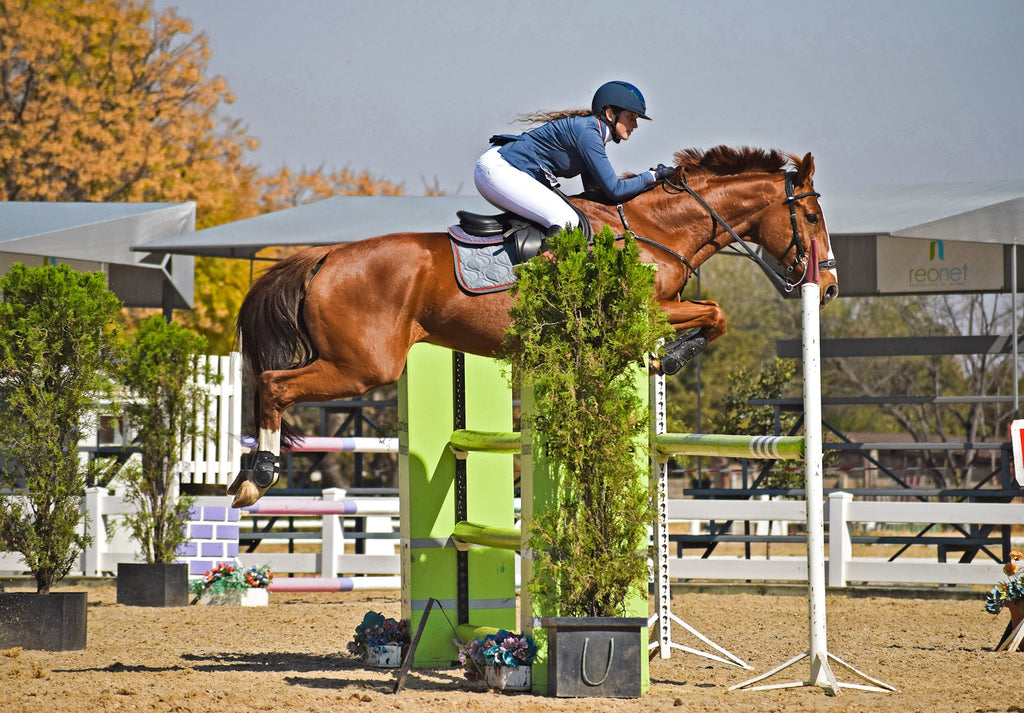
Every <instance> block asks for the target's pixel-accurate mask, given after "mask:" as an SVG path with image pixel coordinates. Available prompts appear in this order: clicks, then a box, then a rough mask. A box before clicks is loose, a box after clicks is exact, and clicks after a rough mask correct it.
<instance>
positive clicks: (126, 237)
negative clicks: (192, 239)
mask: <svg viewBox="0 0 1024 713" xmlns="http://www.w3.org/2000/svg"><path fill="white" fill-rule="evenodd" d="M195 222H196V206H195V203H193V202H191V201H188V202H185V203H44V202H0V272H4V271H6V269H7V268H8V267H9V266H10V265H11V264H13V263H15V262H22V263H25V264H26V265H44V264H53V263H67V264H69V265H71V266H72V267H74V268H75V269H78V270H103V271H105V272H106V273H107V277H108V284H109V286H110V289H111V290H112V291H113V292H114V294H116V295H117V296H118V297H119V298H120V299H121V301H122V302H124V303H125V304H126V305H127V306H129V307H163V308H167V307H168V306H170V307H173V308H175V309H189V308H191V307H192V295H193V277H194V258H192V257H186V255H188V253H182V254H179V255H177V256H173V257H172V256H170V255H167V254H157V255H153V254H149V253H148V252H134V251H133V250H132V248H133V247H134V246H137V245H139V244H141V243H145V242H149V241H152V240H156V239H163V238H167V237H171V236H178V235H181V234H183V233H188V232H193V231H194V230H195ZM168 288H169V289H168Z"/></svg>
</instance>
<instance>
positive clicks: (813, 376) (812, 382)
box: [730, 241, 895, 695]
mask: <svg viewBox="0 0 1024 713" xmlns="http://www.w3.org/2000/svg"><path fill="white" fill-rule="evenodd" d="M807 272H808V274H807V279H806V280H805V281H804V283H803V285H802V286H801V288H800V297H801V306H802V311H803V377H804V439H805V446H804V448H805V455H804V457H805V465H806V469H807V470H806V478H807V482H806V484H805V486H804V487H805V493H806V500H807V589H808V597H807V599H808V606H809V616H810V626H809V629H810V646H809V648H808V650H807V651H805V652H804V653H802V654H800V655H799V656H796V657H794V658H792V659H790V660H789V661H787V662H786V663H784V664H782V665H781V666H779V667H777V668H774V669H772V670H771V671H769V672H768V673H765V674H762V675H760V676H757V677H756V678H752V679H750V680H749V681H745V682H743V683H740V684H737V685H735V686H732V687H731V688H730V690H735V689H740V688H747V689H749V690H767V689H772V688H796V687H804V686H817V687H819V688H822V689H824V690H825V692H826V693H829V694H830V695H838V694H839V692H840V687H845V688H859V689H862V690H869V691H893V690H895V689H894V688H893V687H892V686H890V685H889V684H887V683H882V682H881V681H878V680H876V679H873V678H871V677H870V676H867V675H866V674H864V673H861V672H860V671H858V670H857V669H855V668H853V667H852V666H850V665H849V664H848V663H846V662H844V661H841V660H840V659H838V658H836V657H835V656H833V655H831V654H830V653H829V652H828V631H827V627H826V623H825V519H824V489H823V486H822V476H823V466H822V430H821V336H820V329H819V328H820V323H819V311H820V309H821V307H820V305H821V285H820V284H819V281H820V275H819V272H818V249H817V245H816V243H814V242H813V241H812V242H811V249H810V256H809V260H808V267H807ZM804 658H809V659H810V664H811V671H810V677H809V678H808V679H807V680H806V681H799V682H795V683H779V684H770V685H762V686H753V685H752V684H755V683H757V682H759V681H763V680H765V679H766V678H769V677H770V676H773V675H774V674H776V673H778V672H779V671H782V670H783V669H786V668H788V667H790V666H792V665H793V664H795V663H797V662H799V661H801V660H803V659H804ZM829 659H831V660H833V661H835V662H837V663H840V664H842V665H843V666H845V667H846V668H848V669H850V670H851V671H853V672H854V673H856V674H857V675H858V676H860V677H861V678H863V679H865V680H866V681H868V682H869V685H865V684H857V683H840V682H839V681H838V680H836V677H835V674H834V673H833V672H832V667H831V666H830V665H829Z"/></svg>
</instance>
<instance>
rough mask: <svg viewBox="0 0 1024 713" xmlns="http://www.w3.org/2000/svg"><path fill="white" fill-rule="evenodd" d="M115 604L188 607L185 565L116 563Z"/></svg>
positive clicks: (186, 570)
mask: <svg viewBox="0 0 1024 713" xmlns="http://www.w3.org/2000/svg"><path fill="white" fill-rule="evenodd" d="M117 603H118V604H125V605H127V606H132V607H186V606H188V565H187V564H181V563H175V564H144V563H137V562H135V563H133V562H118V563H117Z"/></svg>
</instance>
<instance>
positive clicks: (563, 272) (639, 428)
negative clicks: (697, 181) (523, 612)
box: [503, 228, 671, 697]
mask: <svg viewBox="0 0 1024 713" xmlns="http://www.w3.org/2000/svg"><path fill="white" fill-rule="evenodd" d="M548 249H549V251H550V255H549V256H544V257H541V258H538V259H536V260H531V261H530V262H529V263H527V264H526V265H524V266H522V267H521V268H519V271H518V282H517V285H516V288H515V292H516V294H517V300H516V302H515V304H514V307H513V309H512V325H511V327H510V329H509V331H508V334H507V338H506V343H505V347H504V354H503V356H504V358H506V359H507V360H508V361H509V362H510V363H511V365H512V380H513V385H515V386H518V387H520V388H521V389H523V392H524V393H523V401H524V403H526V402H529V401H530V400H532V402H533V416H532V422H530V423H524V424H523V426H522V428H523V431H524V432H526V431H529V432H530V433H531V435H532V456H533V458H534V459H535V460H541V459H545V458H546V460H547V463H548V464H549V465H548V481H549V482H552V483H553V485H552V486H551V492H550V493H549V495H548V509H547V510H546V511H543V512H535V513H534V515H533V518H532V521H531V522H524V527H526V528H528V529H529V531H530V535H529V549H530V551H531V553H532V558H533V560H532V577H531V579H530V582H529V584H528V591H529V594H530V596H532V597H533V598H534V600H535V605H534V607H533V611H534V612H535V613H536V612H537V611H538V609H540V610H542V611H543V612H544V613H545V614H546V616H545V617H544V618H543V625H544V628H545V632H544V633H546V637H545V636H543V633H542V636H541V637H539V639H538V644H539V645H546V647H547V652H546V656H547V665H548V669H547V690H548V693H549V694H551V695H556V696H579V695H585V696H616V697H619V696H638V695H640V693H641V679H642V676H641V666H642V663H643V661H645V660H646V652H647V640H646V637H645V636H643V634H644V633H645V632H646V626H647V605H646V597H647V581H648V568H647V558H648V547H647V539H648V527H649V526H650V524H651V523H652V519H653V515H652V509H651V497H650V487H649V472H650V471H649V466H648V461H647V457H648V454H647V451H646V446H645V444H646V442H647V435H648V432H649V428H650V426H649V413H648V410H647V408H646V405H645V403H644V401H643V399H642V398H641V397H640V396H639V395H638V382H642V383H644V384H646V374H647V356H648V355H649V354H651V353H653V352H655V351H656V349H657V343H658V340H659V339H661V338H663V337H665V336H667V335H669V334H671V329H670V328H669V327H668V324H667V323H666V321H665V318H664V316H663V315H662V313H661V312H660V310H659V309H658V306H657V303H656V302H654V300H653V282H654V273H653V270H651V268H650V266H648V265H645V264H643V263H641V262H640V261H639V250H638V248H637V246H636V243H635V241H634V240H632V239H630V238H627V240H626V244H625V246H624V247H623V248H622V249H621V250H619V249H617V248H616V245H615V239H614V237H613V236H612V234H611V231H610V230H608V229H607V228H605V230H604V231H602V232H601V233H600V234H599V235H597V236H596V237H595V240H594V243H593V245H592V246H588V244H587V241H586V239H585V238H584V237H583V235H582V234H581V233H580V232H579V231H571V232H566V233H562V234H560V235H559V236H557V237H555V238H553V239H552V240H550V241H549V242H548ZM644 389H645V387H644ZM536 477H537V474H536V473H534V478H535V479H536ZM535 487H536V485H535ZM534 497H535V498H536V495H535V496H534ZM638 603H639V606H638ZM638 609H641V610H642V611H638ZM621 627H625V629H626V630H627V631H631V632H632V634H629V635H627V636H625V638H623V637H622V636H618V635H616V634H608V632H609V631H611V630H614V629H617V628H621ZM595 631H598V632H601V633H597V634H595V633H594V632H595ZM544 638H546V642H545V643H544V644H542V643H541V642H542V641H543V639H544ZM588 640H590V641H591V647H592V648H591V650H590V653H589V656H590V658H591V668H590V670H589V671H588V664H587V663H586V657H587V656H588V653H587V648H586V647H587V642H588ZM615 640H618V641H619V642H620V643H619V644H618V649H617V650H615V652H614V654H615V655H614V663H613V656H612V654H611V653H610V652H609V650H607V649H608V647H609V646H610V647H614V646H615V644H614V641H615ZM623 641H625V642H627V645H626V647H625V648H626V649H628V650H624V646H623V643H622V642H623ZM596 642H600V643H596ZM602 649H604V650H602ZM581 658H582V665H581ZM599 659H600V660H601V661H604V662H605V663H606V664H607V665H603V664H598V663H595V661H596V660H599Z"/></svg>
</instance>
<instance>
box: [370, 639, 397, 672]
mask: <svg viewBox="0 0 1024 713" xmlns="http://www.w3.org/2000/svg"><path fill="white" fill-rule="evenodd" d="M363 661H364V662H365V663H366V665H367V666H373V667H375V668H398V667H399V666H401V665H402V645H401V644H385V645H384V646H376V647H374V648H371V649H367V651H366V653H365V654H364V655H363Z"/></svg>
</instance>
